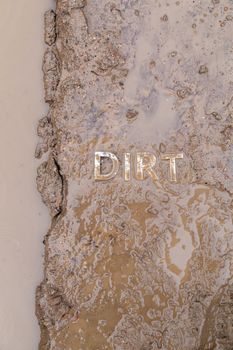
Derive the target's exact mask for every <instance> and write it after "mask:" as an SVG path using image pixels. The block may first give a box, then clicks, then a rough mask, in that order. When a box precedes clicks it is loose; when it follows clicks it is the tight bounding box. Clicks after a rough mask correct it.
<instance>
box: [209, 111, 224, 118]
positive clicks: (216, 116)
mask: <svg viewBox="0 0 233 350" xmlns="http://www.w3.org/2000/svg"><path fill="white" fill-rule="evenodd" d="M211 115H212V117H214V118H215V119H216V120H221V119H222V117H221V115H220V114H218V112H212V113H211Z"/></svg>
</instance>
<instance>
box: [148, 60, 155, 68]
mask: <svg viewBox="0 0 233 350" xmlns="http://www.w3.org/2000/svg"><path fill="white" fill-rule="evenodd" d="M149 66H150V69H153V68H155V66H156V63H155V61H154V60H151V61H150V64H149Z"/></svg>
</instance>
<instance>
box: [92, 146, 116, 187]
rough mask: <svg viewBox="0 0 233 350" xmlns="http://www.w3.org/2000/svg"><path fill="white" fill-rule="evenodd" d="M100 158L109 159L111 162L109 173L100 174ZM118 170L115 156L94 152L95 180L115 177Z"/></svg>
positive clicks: (108, 153)
mask: <svg viewBox="0 0 233 350" xmlns="http://www.w3.org/2000/svg"><path fill="white" fill-rule="evenodd" d="M101 158H109V159H111V161H112V170H111V172H110V173H107V174H101ZM118 170H119V161H118V159H117V157H116V156H115V154H113V153H110V152H95V170H94V177H95V180H101V181H103V180H110V179H112V178H113V177H115V176H116V174H117V173H118Z"/></svg>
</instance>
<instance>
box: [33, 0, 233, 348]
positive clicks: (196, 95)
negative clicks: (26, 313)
mask: <svg viewBox="0 0 233 350" xmlns="http://www.w3.org/2000/svg"><path fill="white" fill-rule="evenodd" d="M232 20H233V3H232V1H230V0H221V1H220V0H212V1H211V0H206V1H186V0H180V1H171V0H168V1H165V0H164V1H156V0H143V1H137V0H115V1H107V0H87V1H85V0H83V1H80V0H57V8H56V14H55V13H54V12H53V11H49V12H47V13H46V15H45V41H46V43H47V46H48V49H47V50H46V53H45V57H44V63H43V72H44V83H45V101H46V102H48V103H49V105H50V111H49V114H48V116H47V117H46V118H43V119H42V120H41V121H40V123H39V128H38V133H39V136H40V137H41V141H40V143H39V145H38V147H37V151H36V155H37V157H44V158H46V157H47V161H44V162H43V163H42V165H41V166H40V167H39V169H38V177H37V183H38V190H39V191H40V192H41V195H42V199H43V201H44V202H45V203H46V205H47V206H48V208H49V210H50V213H51V217H52V223H51V227H50V229H49V232H48V234H47V235H46V237H45V241H44V243H45V272H44V280H43V282H42V283H41V285H40V286H39V287H38V289H37V298H36V305H37V316H38V319H39V322H40V326H41V343H40V350H52V349H53V350H104V349H107V350H113V349H114V350H157V349H162V350H215V349H216V350H232V349H233V284H232V280H233V275H232V263H233V260H232V251H233V250H232V243H233V234H232V231H233V228H232V208H233V202H232V192H233V178H232V170H233V162H232V139H233V126H232V121H233V96H232V86H233V80H232V74H233V61H232V51H233V46H232V31H233V21H232ZM95 151H111V152H113V153H115V154H116V155H117V156H118V157H119V159H121V160H122V159H123V158H122V157H123V153H124V152H131V154H132V155H134V154H135V153H136V152H137V151H147V152H153V153H154V154H156V155H157V158H158V162H157V164H156V172H157V174H158V178H159V180H158V181H152V179H151V178H147V179H146V180H144V181H138V180H136V179H135V178H134V177H133V176H132V178H131V180H130V181H129V182H125V181H124V178H123V176H122V173H123V167H122V164H121V169H120V172H119V174H118V175H117V176H116V178H114V179H113V180H110V181H106V182H101V181H100V182H95V181H94V152H95ZM169 152H175V153H180V152H184V155H185V156H184V159H183V160H180V161H178V162H177V176H178V182H177V183H172V182H170V180H169V164H168V162H167V161H163V160H162V159H161V158H162V155H163V154H164V153H169ZM103 167H104V164H103ZM106 167H107V165H106ZM132 175H133V174H132Z"/></svg>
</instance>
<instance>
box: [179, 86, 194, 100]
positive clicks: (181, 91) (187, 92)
mask: <svg viewBox="0 0 233 350" xmlns="http://www.w3.org/2000/svg"><path fill="white" fill-rule="evenodd" d="M190 92H191V91H190V89H189V88H184V89H179V90H177V96H178V97H179V98H182V99H183V98H185V97H186V96H188V95H190Z"/></svg>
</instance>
